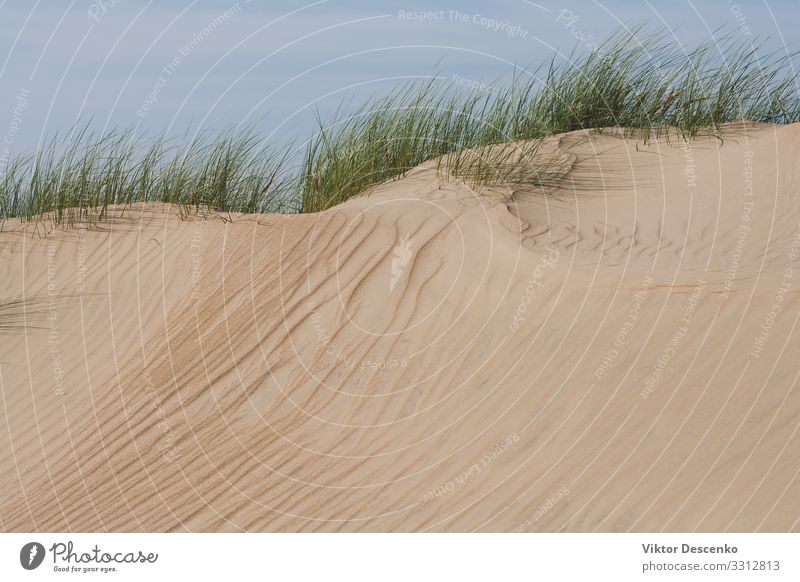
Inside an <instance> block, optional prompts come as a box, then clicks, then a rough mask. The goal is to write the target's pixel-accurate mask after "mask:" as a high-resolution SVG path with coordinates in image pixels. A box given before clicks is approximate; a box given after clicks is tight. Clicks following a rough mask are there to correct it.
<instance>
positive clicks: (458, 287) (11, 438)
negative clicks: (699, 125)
mask: <svg viewBox="0 0 800 582" xmlns="http://www.w3.org/2000/svg"><path fill="white" fill-rule="evenodd" d="M723 137H724V139H723V140H721V141H720V140H719V139H717V138H716V137H702V136H700V137H698V138H696V139H694V140H691V141H689V142H686V143H684V142H683V141H682V140H681V139H679V138H676V137H671V138H670V139H669V140H667V139H666V138H665V137H659V138H651V139H650V141H649V142H648V143H645V142H643V141H641V140H637V139H636V138H635V137H634V136H631V135H628V137H623V135H622V134H621V133H620V132H618V131H613V130H609V131H607V132H604V133H602V134H598V133H595V132H575V133H571V134H566V135H562V136H556V137H554V138H552V140H551V141H550V142H549V144H550V145H549V146H548V147H553V148H556V149H557V150H559V151H560V152H561V155H562V158H563V159H564V160H565V163H567V165H566V166H565V167H564V172H563V176H562V177H561V179H560V181H559V182H558V185H557V186H552V187H548V189H546V190H545V189H540V190H531V191H526V190H524V189H523V188H517V189H502V188H496V189H484V190H480V191H478V190H473V189H471V188H470V187H469V186H468V185H465V184H464V183H463V182H460V181H458V180H451V181H445V180H442V179H441V177H440V176H438V175H437V174H436V172H434V171H432V170H431V166H430V165H427V166H423V167H422V168H420V169H419V170H417V171H413V172H410V173H409V175H407V176H406V177H404V178H402V179H399V180H397V181H393V182H389V183H387V184H383V185H381V186H378V187H377V188H374V189H373V190H372V191H371V193H370V195H369V196H365V197H359V198H353V199H351V200H349V201H348V202H346V203H344V204H342V205H339V206H336V207H334V208H333V209H331V210H328V211H326V212H323V213H319V214H309V215H296V216H282V215H232V216H231V218H232V219H233V220H232V221H229V220H228V216H227V215H225V216H224V218H225V220H221V219H220V218H219V217H217V216H215V215H213V214H212V215H210V216H209V217H208V218H207V219H205V220H204V222H203V223H202V228H201V229H198V226H197V224H196V223H195V222H194V221H193V220H183V221H182V220H180V219H179V218H178V217H177V214H178V212H177V211H176V210H175V209H173V208H170V207H168V206H165V205H156V204H149V205H144V206H142V205H137V206H135V207H134V208H128V209H127V210H126V211H125V214H124V216H119V214H120V211H119V210H114V209H113V208H112V209H110V211H109V212H110V216H111V219H110V221H109V222H108V223H107V225H105V226H104V227H103V228H91V229H89V230H81V229H76V228H67V229H65V230H57V231H55V233H53V234H50V235H49V237H50V238H43V237H38V236H33V237H31V229H32V226H31V225H30V224H27V225H24V224H21V223H18V222H14V221H7V222H6V225H5V228H4V230H3V233H2V234H0V237H1V238H0V248H3V249H4V254H3V255H2V256H3V270H4V273H5V274H6V276H4V277H2V278H0V297H43V296H44V297H46V296H47V289H48V279H51V281H52V282H54V283H55V286H56V288H58V289H65V290H74V289H75V288H76V284H77V282H80V286H81V289H82V291H81V293H78V294H77V296H76V297H77V300H76V301H71V302H70V303H69V304H68V305H59V307H58V309H57V310H56V313H55V317H56V318H57V329H58V333H59V343H60V367H61V374H62V375H63V378H62V380H61V381H62V384H63V393H62V394H56V393H55V389H56V384H55V380H54V374H53V366H52V362H51V357H52V355H51V350H50V348H49V344H48V333H47V330H39V331H37V330H36V329H30V330H27V331H26V333H25V334H10V335H6V334H4V335H3V336H2V343H1V344H0V362H2V363H0V390H2V399H3V408H4V413H3V415H2V417H0V418H2V423H3V424H4V425H5V426H4V427H3V430H0V435H2V436H0V439H2V441H3V445H2V449H0V450H2V451H3V457H2V465H1V466H2V471H0V479H2V490H3V491H4V495H3V499H2V503H1V504H0V520H1V522H0V523H2V527H3V528H4V529H5V530H11V531H30V530H38V531H98V530H113V531H139V530H144V531H185V530H191V531H241V530H245V531H471V530H480V531H593V530H598V531H627V530H633V531H658V530H667V531H694V530H699V531H797V530H798V529H799V528H798V519H799V518H800V481H798V479H797V476H798V468H800V447H799V446H798V435H797V430H798V422H800V393H798V391H797V389H796V384H797V378H798V371H799V368H798V361H797V358H796V354H797V353H798V348H800V345H799V344H800V335H798V334H797V333H796V330H795V326H796V323H797V320H798V316H800V301H798V293H797V289H798V285H799V283H798V281H797V270H798V268H800V267H798V264H797V260H798V249H799V247H800V245H799V244H798V241H800V188H798V184H800V175H798V170H797V163H796V162H797V160H798V155H800V126H798V125H786V126H767V125H755V124H747V125H741V124H740V125H736V126H729V127H727V128H725V129H724V131H723ZM748 184H749V185H748ZM51 237H58V244H57V245H55V256H54V258H53V260H49V259H48V245H50V244H51V241H52V238H51ZM78 245H82V247H81V248H82V249H83V250H82V252H81V253H79V252H78ZM48 272H49V274H48ZM731 273H733V275H731ZM9 275H13V276H9ZM84 294H87V295H88V294H92V298H93V299H92V302H91V304H89V303H87V301H86V300H85V299H84V297H83V295H84ZM0 317H2V315H0ZM15 317H16V316H15ZM515 317H517V319H516V320H515ZM515 321H516V325H515V329H512V322H515ZM598 370H602V373H600V372H598ZM656 372H657V373H656ZM643 394H646V397H645V396H643Z"/></svg>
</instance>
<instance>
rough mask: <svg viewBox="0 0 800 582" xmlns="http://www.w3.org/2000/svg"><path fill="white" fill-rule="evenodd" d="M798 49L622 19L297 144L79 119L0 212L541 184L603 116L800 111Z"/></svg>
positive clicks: (656, 128) (306, 204) (727, 117)
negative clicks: (503, 75)
mask: <svg viewBox="0 0 800 582" xmlns="http://www.w3.org/2000/svg"><path fill="white" fill-rule="evenodd" d="M794 56H795V55H794V54H791V53H787V52H786V51H775V52H769V51H765V49H764V45H763V44H762V45H759V44H757V43H756V44H753V43H752V42H747V43H744V42H741V41H739V40H736V37H735V36H733V35H725V34H722V35H715V37H714V38H713V39H712V40H710V41H708V42H706V43H703V44H701V45H699V46H697V47H694V48H692V49H687V48H685V47H684V46H682V45H680V44H679V43H677V42H676V41H675V40H674V38H673V37H672V36H671V35H670V34H669V33H668V32H665V31H658V30H657V31H647V30H646V28H645V27H644V26H637V27H634V28H623V29H620V31H619V32H617V33H615V34H613V35H612V36H611V37H610V38H609V39H608V40H607V41H606V42H605V43H603V44H601V45H599V46H598V47H597V48H596V49H595V50H592V51H588V52H587V51H583V52H581V51H575V52H573V53H571V54H569V55H556V56H554V57H553V58H552V59H551V60H550V61H549V62H547V63H545V64H543V65H541V66H538V67H530V68H516V69H515V70H516V72H515V74H514V76H513V77H512V78H511V79H510V81H509V82H508V83H507V84H505V85H504V86H502V87H499V88H494V87H497V86H498V84H497V83H495V84H494V85H493V86H492V89H491V90H482V91H474V90H472V89H469V88H465V87H463V86H460V85H458V84H456V83H453V82H448V81H446V80H442V79H439V78H436V77H434V78H432V79H429V80H427V81H425V82H422V83H411V84H405V85H402V86H400V87H398V88H397V89H396V90H394V91H392V92H390V93H389V94H388V95H383V96H378V97H375V98H373V99H369V100H368V101H367V102H366V103H364V104H363V105H362V106H360V107H358V108H356V109H355V110H354V111H353V110H350V109H349V108H348V110H347V111H345V110H344V109H343V108H340V109H339V110H338V111H337V112H336V113H335V114H334V115H332V116H331V117H330V118H328V119H321V118H320V119H318V128H317V130H316V131H315V132H314V134H313V135H312V136H311V137H310V139H308V140H307V141H306V142H305V143H304V145H303V147H302V148H301V152H299V153H298V154H297V155H295V152H294V150H293V149H292V148H291V147H290V146H284V147H282V148H280V149H274V148H271V147H269V144H266V143H264V140H263V139H262V138H261V137H259V135H258V134H257V133H255V132H253V131H250V130H245V131H240V132H237V131H230V132H227V133H223V134H218V135H215V136H209V135H208V134H204V135H203V136H202V137H200V138H196V139H193V140H190V141H189V143H188V145H181V146H178V145H176V144H174V143H172V142H170V141H169V140H167V139H165V138H157V139H155V140H152V141H150V142H147V141H146V140H144V139H142V138H138V137H136V136H135V134H134V133H133V132H130V131H123V132H114V131H112V132H109V133H105V134H102V135H95V134H93V133H92V132H90V131H89V130H88V128H87V127H83V128H81V129H76V130H73V131H71V132H69V133H68V134H67V135H66V136H65V137H64V139H61V140H57V139H53V140H51V141H50V142H48V144H46V145H45V147H44V148H42V150H41V151H40V152H38V153H36V154H34V155H30V156H20V157H16V158H13V159H11V160H10V161H9V163H8V164H7V167H6V168H5V171H3V173H2V176H0V218H7V217H12V216H16V217H23V218H26V219H35V218H36V217H38V216H42V215H44V214H51V215H53V216H55V219H56V220H58V221H67V222H69V221H73V220H87V219H92V218H102V217H103V216H104V215H105V212H106V210H107V208H108V207H109V206H111V205H120V204H121V205H127V204H133V203H137V202H148V201H154V202H155V201H159V202H167V203H172V204H176V205H178V206H180V207H181V208H183V209H185V210H190V209H201V208H207V209H218V210H223V211H238V212H248V213H252V212H319V211H323V210H326V209H328V208H331V207H333V206H335V205H337V204H340V203H342V202H344V201H346V200H348V199H350V198H352V197H354V196H358V195H361V194H364V193H366V192H368V191H369V190H370V188H371V187H373V186H375V185H377V184H380V183H383V182H385V181H387V180H392V179H396V178H399V177H402V176H404V175H405V174H406V173H407V172H408V171H409V170H411V169H412V168H415V167H417V166H418V165H420V164H422V163H423V162H426V161H429V160H435V161H436V168H437V170H438V171H439V173H440V174H441V175H442V176H443V177H444V178H445V179H453V178H455V179H461V180H464V181H465V182H468V183H469V184H471V185H473V186H486V185H497V184H506V185H509V184H510V185H514V184H525V185H527V186H530V185H534V186H536V185H538V186H542V185H548V184H550V183H551V182H553V181H555V180H557V179H558V178H559V174H558V173H557V172H554V171H552V168H551V167H550V161H548V159H547V156H540V155H539V154H540V148H541V145H542V143H543V140H544V139H545V138H547V137H548V136H551V135H556V134H560V133H564V132H568V131H573V130H581V129H592V130H598V131H602V130H603V129H604V128H610V127H615V128H624V129H625V130H630V131H631V132H635V133H636V135H637V138H638V139H645V140H647V139H649V138H650V136H651V135H653V133H654V132H655V133H656V134H657V133H659V132H662V131H670V132H672V131H677V132H678V134H679V135H680V136H681V137H683V138H685V139H689V138H691V137H693V136H695V135H697V134H698V132H701V131H706V130H710V131H716V130H717V129H718V128H719V126H720V125H722V124H725V123H730V122H736V121H755V122H765V123H793V122H796V121H800V99H799V98H798V84H797V77H796V73H795V69H794V67H793V61H792V59H793V58H794ZM280 152H283V153H280ZM296 158H297V159H296Z"/></svg>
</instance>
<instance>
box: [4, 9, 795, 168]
mask: <svg viewBox="0 0 800 582" xmlns="http://www.w3.org/2000/svg"><path fill="white" fill-rule="evenodd" d="M420 11H422V12H424V14H420ZM642 20H647V21H649V22H650V23H652V25H654V26H655V25H660V26H663V27H666V28H667V29H669V30H671V31H674V35H675V39H676V42H679V43H682V44H685V45H686V46H687V48H688V47H691V46H692V45H694V44H696V43H697V42H699V41H702V40H703V39H706V38H709V37H710V36H711V35H712V34H713V33H714V31H716V30H718V29H720V27H725V28H726V30H728V31H729V32H731V33H733V34H736V35H739V36H741V37H742V38H743V39H744V40H745V41H749V40H752V39H755V38H756V37H761V38H769V44H770V46H772V47H773V48H777V49H781V48H783V47H788V49H789V50H792V49H795V50H796V49H798V48H800V42H798V41H800V39H799V38H798V35H800V33H798V32H797V31H799V30H800V1H799V0H791V1H783V0H780V1H771V0H770V1H768V2H760V1H744V0H741V1H738V2H734V1H732V0H730V1H729V0H715V1H705V0H704V1H696V2H690V1H684V0H675V1H670V2H655V1H650V2H647V1H644V2H631V1H623V0H617V1H613V2H605V1H603V2H591V1H569V0H560V1H558V2H550V1H548V0H541V1H537V2H532V1H527V0H499V1H494V2H484V3H479V2H452V1H449V2H419V1H408V0H403V1H396V2H395V1H377V2H348V1H344V0H327V1H317V2H284V1H279V2H258V1H256V0H252V1H249V2H248V1H246V0H240V1H239V2H238V3H237V2H232V1H225V0H214V1H204V0H158V1H150V2H143V1H140V2H133V1H131V0H59V1H55V0H38V1H36V0H24V1H23V0H6V1H2V0H0V46H2V50H0V134H3V135H5V142H6V143H7V144H10V146H11V147H12V148H13V151H15V152H20V151H27V150H32V149H35V148H36V147H37V146H38V145H39V144H40V143H41V142H42V141H43V140H44V139H46V138H47V137H48V136H51V135H52V134H53V133H54V132H56V131H63V130H65V129H67V128H69V127H70V126H71V125H73V124H74V123H75V122H76V121H78V120H81V119H83V120H86V119H92V121H93V125H94V126H95V127H97V128H98V129H102V128H104V127H105V128H109V127H136V128H137V131H141V132H146V133H162V132H164V131H167V132H168V133H170V134H176V135H179V134H182V133H183V132H185V131H187V129H191V130H192V131H196V130H198V129H199V128H208V129H211V130H214V129H219V128H223V127H227V126H235V125H237V124H240V123H252V122H256V123H257V124H258V126H259V127H260V128H261V129H262V130H263V131H264V132H265V133H267V134H269V133H270V132H274V133H275V139H277V140H283V139H286V138H288V137H290V136H295V135H296V136H298V137H300V138H305V137H307V135H308V134H309V133H310V131H311V130H312V129H313V125H314V116H315V111H317V110H319V111H320V112H321V113H322V115H323V116H324V115H325V114H326V113H329V112H331V111H332V110H333V109H334V108H335V107H336V105H337V104H339V103H340V102H341V101H342V100H349V99H352V100H353V101H355V102H357V101H358V100H359V99H360V98H363V97H364V96H366V95H368V94H372V93H375V92H378V91H382V90H387V89H388V88H389V87H390V86H392V85H395V84H397V82H398V80H399V79H407V78H413V77H419V76H428V75H431V74H433V73H436V74H438V75H440V76H442V77H445V78H449V79H457V80H458V81H459V82H461V83H463V84H466V85H470V86H475V87H477V90H481V86H480V83H487V84H488V83H491V82H492V81H493V80H495V79H497V78H499V77H506V78H507V77H508V76H510V75H511V74H512V72H513V68H514V66H515V64H517V65H521V66H526V65H531V64H535V63H539V62H541V61H543V60H547V59H549V58H550V56H551V55H552V54H553V51H555V50H561V51H563V52H565V53H568V52H570V51H571V50H572V49H574V48H576V47H579V48H591V46H592V44H593V43H595V42H600V41H601V40H602V39H603V38H604V37H605V36H607V35H608V33H609V32H610V31H612V30H614V29H615V28H616V27H619V26H621V25H625V24H626V23H627V24H631V23H636V22H640V21H642Z"/></svg>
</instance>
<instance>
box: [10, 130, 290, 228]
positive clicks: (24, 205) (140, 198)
mask: <svg viewBox="0 0 800 582" xmlns="http://www.w3.org/2000/svg"><path fill="white" fill-rule="evenodd" d="M287 160H288V151H287V152H285V153H277V152H276V151H274V150H270V149H269V148H268V147H267V146H266V145H265V144H264V143H263V140H262V139H261V138H260V137H259V136H258V135H257V134H256V133H255V132H253V131H252V130H250V129H246V130H244V131H227V132H224V133H220V134H216V135H209V134H202V135H200V136H197V137H195V138H194V139H191V140H189V141H188V143H187V145H185V146H179V145H178V144H176V143H170V142H169V141H168V140H166V139H164V138H157V139H154V140H151V141H148V140H146V139H144V138H141V137H139V138H137V137H136V136H135V135H134V133H133V131H121V132H117V131H110V132H107V133H102V134H95V133H93V132H91V131H90V129H89V127H88V125H83V126H81V127H75V128H73V130H71V131H70V132H68V133H67V134H65V135H64V136H63V137H59V136H56V137H54V138H52V139H51V140H50V141H49V142H48V143H47V144H46V145H45V146H44V147H43V148H42V149H41V150H40V151H39V152H37V153H36V154H33V155H27V156H19V157H15V158H13V159H11V160H10V161H9V163H8V165H7V167H6V168H5V171H4V172H3V175H2V177H0V217H4V218H7V217H21V218H23V219H27V220H33V219H36V218H37V217H41V216H44V215H48V216H49V217H50V218H51V219H52V220H53V221H54V222H56V223H74V222H87V221H88V222H91V221H93V220H102V219H103V218H105V214H106V212H107V209H108V208H109V207H110V206H112V205H122V206H125V205H130V204H134V203H139V202H166V203H170V204H175V205H177V206H179V207H180V208H181V209H183V211H186V212H188V211H191V210H193V209H201V208H204V209H217V210H219V211H238V212H251V213H255V212H284V211H287V210H289V211H292V210H296V209H295V208H294V207H292V206H291V204H292V203H291V195H292V189H291V186H290V182H289V180H290V176H289V174H288V173H287V171H286V163H287Z"/></svg>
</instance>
